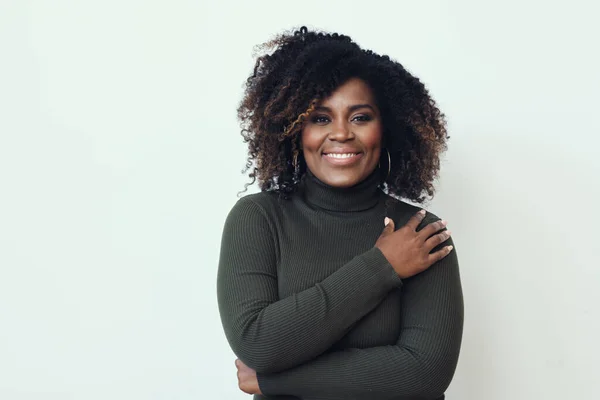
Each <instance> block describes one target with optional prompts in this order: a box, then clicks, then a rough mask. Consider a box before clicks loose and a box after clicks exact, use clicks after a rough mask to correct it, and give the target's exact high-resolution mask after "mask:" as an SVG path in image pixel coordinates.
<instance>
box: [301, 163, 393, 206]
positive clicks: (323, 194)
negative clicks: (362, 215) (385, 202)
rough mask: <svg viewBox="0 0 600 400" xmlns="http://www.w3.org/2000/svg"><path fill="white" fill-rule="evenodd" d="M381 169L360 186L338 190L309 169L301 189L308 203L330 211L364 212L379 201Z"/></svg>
mask: <svg viewBox="0 0 600 400" xmlns="http://www.w3.org/2000/svg"><path fill="white" fill-rule="evenodd" d="M379 184H380V176H379V169H378V168H376V169H375V171H373V173H371V175H369V176H368V177H367V178H366V179H364V180H363V181H361V182H359V183H358V184H356V185H354V186H352V187H348V188H337V187H334V186H330V185H328V184H326V183H324V182H322V181H321V180H319V179H318V178H317V177H316V176H315V175H314V174H313V173H312V172H311V171H310V170H309V169H307V171H306V173H305V174H304V176H303V177H302V181H301V183H300V187H299V188H300V189H301V192H302V195H303V196H304V199H305V201H306V202H307V203H309V204H311V205H314V206H317V207H319V208H322V209H325V210H329V211H363V210H368V209H370V208H373V207H374V206H375V205H376V204H377V203H378V201H379V198H380V195H381V193H383V192H382V191H381V190H380V189H379Z"/></svg>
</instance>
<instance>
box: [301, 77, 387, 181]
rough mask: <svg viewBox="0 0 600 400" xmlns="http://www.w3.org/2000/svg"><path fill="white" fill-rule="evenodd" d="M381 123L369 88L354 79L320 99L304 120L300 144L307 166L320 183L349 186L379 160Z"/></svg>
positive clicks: (375, 166) (365, 175)
mask: <svg viewBox="0 0 600 400" xmlns="http://www.w3.org/2000/svg"><path fill="white" fill-rule="evenodd" d="M381 141H382V122H381V116H380V114H379V110H378V108H377V106H376V104H375V97H374V94H373V92H372V90H371V88H370V87H369V86H368V85H367V84H366V82H364V81H363V80H360V79H358V78H352V79H350V80H349V81H347V82H346V83H344V84H342V85H340V86H339V87H338V88H337V89H336V90H335V91H334V92H333V93H332V94H331V96H329V97H327V98H325V99H323V101H321V102H320V103H319V104H318V105H317V107H316V108H315V110H314V111H313V112H312V113H311V114H310V115H309V117H308V119H307V121H306V122H305V124H304V126H303V129H302V135H301V144H302V149H303V153H304V158H305V160H306V165H307V167H308V169H310V171H311V172H312V173H313V174H314V175H315V176H316V177H317V178H319V180H321V181H322V182H324V183H326V184H328V185H330V186H334V187H350V186H354V185H356V184H358V183H359V182H361V181H362V180H364V179H365V178H366V177H367V176H369V175H370V174H371V173H372V172H373V171H374V170H375V168H377V164H378V163H379V155H380V154H381Z"/></svg>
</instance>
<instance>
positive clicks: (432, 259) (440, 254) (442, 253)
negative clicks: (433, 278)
mask: <svg viewBox="0 0 600 400" xmlns="http://www.w3.org/2000/svg"><path fill="white" fill-rule="evenodd" d="M453 248H454V246H452V245H450V246H444V247H442V248H441V249H440V250H438V251H436V252H435V253H431V254H429V257H428V261H429V263H430V266H431V265H433V264H435V263H436V262H438V261H440V260H441V259H442V258H444V257H446V256H447V255H448V254H450V252H451V251H452V249H453Z"/></svg>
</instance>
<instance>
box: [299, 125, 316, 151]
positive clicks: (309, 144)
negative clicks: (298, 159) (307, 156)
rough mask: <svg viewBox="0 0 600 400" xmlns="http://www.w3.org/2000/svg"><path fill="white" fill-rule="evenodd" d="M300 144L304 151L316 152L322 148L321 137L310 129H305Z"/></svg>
mask: <svg viewBox="0 0 600 400" xmlns="http://www.w3.org/2000/svg"><path fill="white" fill-rule="evenodd" d="M300 144H301V146H302V149H303V150H304V151H309V152H310V151H315V150H317V149H318V148H319V146H320V139H319V135H317V134H316V132H314V131H312V130H311V129H310V128H304V129H303V130H302V132H301V134H300Z"/></svg>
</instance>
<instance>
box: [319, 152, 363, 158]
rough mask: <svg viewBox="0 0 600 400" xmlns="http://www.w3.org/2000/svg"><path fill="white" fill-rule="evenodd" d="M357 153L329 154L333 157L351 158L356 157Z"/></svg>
mask: <svg viewBox="0 0 600 400" xmlns="http://www.w3.org/2000/svg"><path fill="white" fill-rule="evenodd" d="M356 154H358V153H345V154H342V153H329V154H327V156H328V157H333V158H350V157H354V156H355V155H356Z"/></svg>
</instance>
